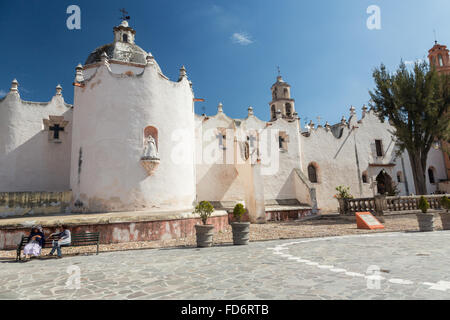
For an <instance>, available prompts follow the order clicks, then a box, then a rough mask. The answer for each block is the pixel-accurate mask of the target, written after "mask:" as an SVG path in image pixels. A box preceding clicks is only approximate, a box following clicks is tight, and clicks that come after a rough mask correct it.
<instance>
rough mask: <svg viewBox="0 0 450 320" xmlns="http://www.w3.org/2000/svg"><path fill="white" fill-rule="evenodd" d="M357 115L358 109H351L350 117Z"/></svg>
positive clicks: (352, 107)
mask: <svg viewBox="0 0 450 320" xmlns="http://www.w3.org/2000/svg"><path fill="white" fill-rule="evenodd" d="M354 115H356V108H355V107H354V106H351V107H350V116H354Z"/></svg>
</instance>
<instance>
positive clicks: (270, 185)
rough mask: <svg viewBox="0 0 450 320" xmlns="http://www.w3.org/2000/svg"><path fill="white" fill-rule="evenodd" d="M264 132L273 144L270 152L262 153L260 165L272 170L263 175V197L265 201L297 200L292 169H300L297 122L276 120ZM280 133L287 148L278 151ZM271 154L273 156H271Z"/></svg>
mask: <svg viewBox="0 0 450 320" xmlns="http://www.w3.org/2000/svg"><path fill="white" fill-rule="evenodd" d="M266 130H268V131H269V132H270V133H269V134H271V135H272V139H273V141H274V142H275V144H274V145H273V146H272V147H271V148H270V150H269V149H267V150H268V152H262V163H263V164H267V165H269V167H270V168H272V170H267V171H266V174H264V175H263V178H264V197H265V198H266V200H274V199H298V197H297V194H296V187H295V179H296V178H295V172H294V169H296V168H300V163H301V154H300V141H299V140H300V137H299V131H300V128H299V124H298V121H294V122H288V121H286V120H284V119H277V120H276V121H274V122H272V125H271V126H269V127H268V128H267V129H266ZM282 132H284V133H285V134H286V136H285V139H286V140H287V141H286V145H287V148H283V149H280V148H279V143H278V135H279V134H280V133H282ZM272 152H274V153H275V154H273V155H272ZM277 153H278V154H277ZM277 162H278V163H277ZM298 200H299V201H300V200H301V199H298Z"/></svg>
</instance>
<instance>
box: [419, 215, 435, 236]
mask: <svg viewBox="0 0 450 320" xmlns="http://www.w3.org/2000/svg"><path fill="white" fill-rule="evenodd" d="M417 222H419V229H420V231H421V232H428V231H434V214H432V213H418V214H417Z"/></svg>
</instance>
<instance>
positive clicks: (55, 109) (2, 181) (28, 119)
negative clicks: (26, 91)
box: [0, 92, 72, 192]
mask: <svg viewBox="0 0 450 320" xmlns="http://www.w3.org/2000/svg"><path fill="white" fill-rule="evenodd" d="M51 115H52V116H64V119H65V120H67V121H69V124H68V125H67V127H66V128H65V131H64V132H62V133H60V140H61V143H53V142H51V141H49V138H48V134H49V133H48V131H44V125H43V119H48V118H49V116H51ZM71 127H72V109H71V106H70V105H67V104H66V103H64V99H63V97H62V96H58V95H56V96H54V97H53V98H52V100H51V101H50V102H48V103H35V102H27V101H23V100H22V99H21V98H20V96H19V94H18V93H16V92H10V93H9V94H8V95H7V96H6V97H5V99H3V100H2V101H0V192H20V191H63V190H68V189H69V176H70V150H71Z"/></svg>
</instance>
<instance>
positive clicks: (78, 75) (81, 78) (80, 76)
mask: <svg viewBox="0 0 450 320" xmlns="http://www.w3.org/2000/svg"><path fill="white" fill-rule="evenodd" d="M75 70H76V72H75V81H76V82H83V81H84V75H83V66H82V65H81V63H79V64H78V65H77V66H76V68H75Z"/></svg>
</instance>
